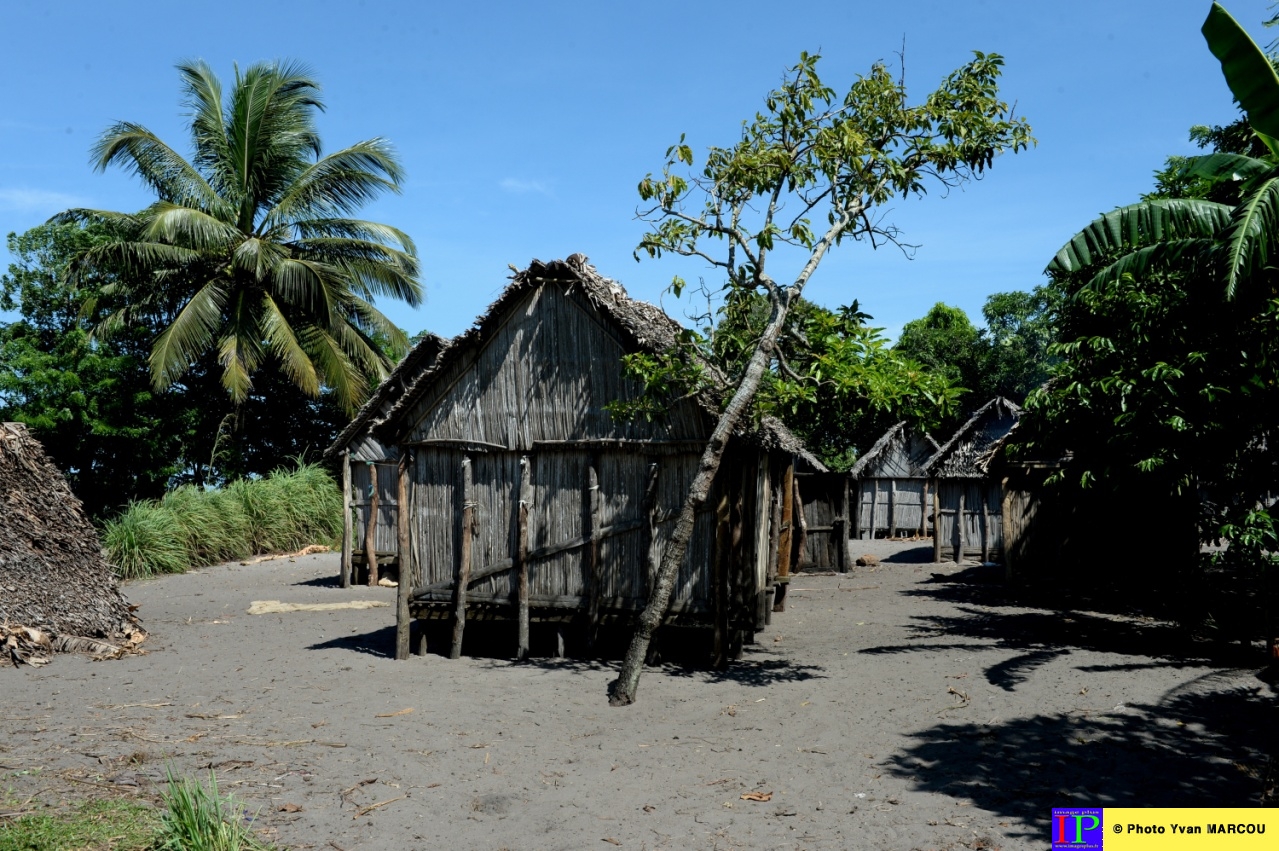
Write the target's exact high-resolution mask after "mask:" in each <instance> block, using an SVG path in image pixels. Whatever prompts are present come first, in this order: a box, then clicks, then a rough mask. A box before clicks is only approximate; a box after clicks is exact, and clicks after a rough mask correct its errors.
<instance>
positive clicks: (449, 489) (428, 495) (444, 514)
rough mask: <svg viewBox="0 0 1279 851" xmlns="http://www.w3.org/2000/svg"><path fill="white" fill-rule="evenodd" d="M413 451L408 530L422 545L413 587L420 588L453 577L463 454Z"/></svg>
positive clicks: (419, 546)
mask: <svg viewBox="0 0 1279 851" xmlns="http://www.w3.org/2000/svg"><path fill="white" fill-rule="evenodd" d="M414 455H415V458H414V462H413V470H414V475H413V480H412V481H411V482H410V483H409V487H410V494H409V502H410V503H411V504H412V511H413V513H412V515H411V516H410V517H409V533H410V537H411V538H412V540H413V541H414V542H415V543H416V544H417V546H418V548H419V549H418V551H417V552H415V553H414V556H415V558H414V562H413V563H414V564H415V565H416V566H417V568H416V569H415V571H414V572H415V574H417V575H416V576H415V577H414V587H415V588H421V587H423V586H425V585H433V584H436V583H440V582H451V581H453V574H454V570H455V567H456V565H455V562H454V560H453V553H454V551H455V544H456V541H457V535H458V526H459V525H460V522H461V521H460V517H461V514H462V510H461V506H460V505H459V502H460V499H461V494H460V491H459V490H458V488H457V484H458V476H459V472H460V470H461V469H462V458H463V455H462V453H461V452H458V451H455V450H449V449H435V448H422V449H417V450H415V452H414Z"/></svg>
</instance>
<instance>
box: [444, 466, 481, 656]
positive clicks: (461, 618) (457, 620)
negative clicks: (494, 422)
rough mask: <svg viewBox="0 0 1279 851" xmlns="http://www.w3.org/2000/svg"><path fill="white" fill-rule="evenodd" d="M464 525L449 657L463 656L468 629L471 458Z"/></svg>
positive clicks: (464, 475)
mask: <svg viewBox="0 0 1279 851" xmlns="http://www.w3.org/2000/svg"><path fill="white" fill-rule="evenodd" d="M461 478H462V482H461V488H460V489H459V490H460V491H461V495H462V527H461V529H460V530H459V540H458V547H457V554H458V555H457V588H456V589H454V596H455V598H456V606H455V608H454V611H453V645H452V647H451V648H450V649H449V658H450V659H458V658H460V657H461V656H462V633H463V632H464V631H465V629H466V599H467V592H466V586H467V583H468V582H469V581H470V578H471V543H472V541H473V540H474V539H475V532H474V528H473V527H474V525H475V504H474V503H473V502H472V501H471V500H472V494H471V459H470V458H465V459H463V460H462V472H461Z"/></svg>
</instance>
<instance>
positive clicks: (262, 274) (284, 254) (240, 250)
mask: <svg viewBox="0 0 1279 851" xmlns="http://www.w3.org/2000/svg"><path fill="white" fill-rule="evenodd" d="M287 259H288V249H286V248H285V247H284V246H282V245H279V244H278V243H274V242H270V241H268V240H264V239H258V238H257V237H252V236H251V237H249V238H248V239H245V240H242V241H241V242H240V244H239V245H237V246H236V247H235V251H234V252H233V253H232V255H231V265H232V267H233V268H235V269H237V270H239V271H241V272H246V273H248V275H249V276H250V277H251V278H252V280H254V281H256V282H259V283H260V282H262V281H264V280H266V279H267V278H268V277H269V276H270V275H271V270H272V269H274V268H275V267H276V266H278V265H279V264H280V263H282V262H284V261H285V260H287Z"/></svg>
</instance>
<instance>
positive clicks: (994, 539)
mask: <svg viewBox="0 0 1279 851" xmlns="http://www.w3.org/2000/svg"><path fill="white" fill-rule="evenodd" d="M1020 416H1021V408H1020V407H1018V406H1017V405H1015V404H1013V403H1012V402H1010V401H1008V400H1007V399H1005V398H1004V397H1002V396H996V397H995V398H994V399H991V400H990V401H989V402H987V403H986V404H985V405H982V406H981V407H980V408H978V409H977V411H976V413H974V414H973V415H972V417H971V418H969V420H968V421H967V422H966V423H964V424H963V425H962V426H960V427H959V430H958V431H956V432H955V434H954V436H952V437H951V439H950V440H948V441H946V444H945V445H944V446H942V447H941V448H940V449H938V450H937V452H935V453H934V454H933V457H931V458H929V459H928V461H926V462H925V463H924V468H923V469H924V474H925V475H927V476H928V477H929V479H930V480H931V486H932V490H933V560H934V561H937V562H940V561H941V551H942V546H943V545H949V546H950V548H951V556H952V559H953V561H954V562H955V563H956V564H958V563H960V562H962V561H963V560H964V557H965V556H969V555H973V556H980V558H981V560H982V561H983V562H986V561H990V560H991V559H992V558H994V557H997V556H999V555H1000V554H1001V552H1002V549H1003V521H1002V510H1003V488H1002V486H1001V484H1000V481H999V479H997V478H995V477H994V476H992V475H991V474H990V473H988V472H987V471H986V469H985V468H984V467H983V465H982V461H983V459H984V457H985V455H986V454H987V453H988V452H989V450H990V448H991V447H992V445H993V444H994V443H995V442H996V441H997V440H999V439H1000V438H1001V437H1003V436H1004V435H1006V434H1008V432H1009V431H1010V430H1011V429H1012V427H1013V424H1014V423H1016V422H1017V418H1018V417H1020Z"/></svg>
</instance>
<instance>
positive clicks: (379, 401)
mask: <svg viewBox="0 0 1279 851" xmlns="http://www.w3.org/2000/svg"><path fill="white" fill-rule="evenodd" d="M447 345H448V340H445V339H444V338H443V337H437V336H436V335H435V334H427V335H426V336H425V337H423V338H422V339H421V340H419V341H418V342H417V343H416V344H415V345H414V346H413V348H411V349H409V351H408V354H406V355H405V356H404V358H403V359H402V360H401V361H400V362H399V363H398V364H396V365H395V369H393V370H391V374H390V375H388V376H387V377H386V380H385V381H383V382H382V383H381V384H379V385H378V386H377V387H376V388H375V389H374V391H373V393H372V394H371V395H370V396H369V398H368V401H366V402H365V403H364V404H363V405H362V406H361V407H360V410H359V411H357V412H356V414H355V417H354V418H353V419H352V420H351V422H350V423H348V424H347V426H346V428H344V429H342V431H341V433H340V434H338V436H337V439H336V440H334V441H333V445H332V446H330V447H329V448H328V449H326V450H324V457H325V458H326V459H329V458H333V457H334V456H336V455H338V454H339V453H340V452H342V450H344V449H346V447H347V446H348V445H350V443H351V441H353V440H355V439H356V438H358V437H359V436H360V435H362V434H364V433H365V432H367V431H368V430H369V429H371V428H372V427H373V425H374V424H375V423H376V422H377V421H378V420H380V419H381V418H382V417H384V416H386V414H387V413H388V412H389V411H390V410H391V407H392V406H393V405H394V404H395V402H396V401H397V400H398V399H399V398H400V397H401V396H402V395H403V394H404V391H405V390H407V389H408V386H409V382H410V381H412V379H414V378H415V377H416V376H417V375H418V374H419V373H421V372H422V371H424V370H426V369H429V368H430V367H431V366H432V365H433V364H434V362H435V359H436V357H438V356H439V354H440V351H441V350H442V349H443V348H444V347H445V346H447Z"/></svg>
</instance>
